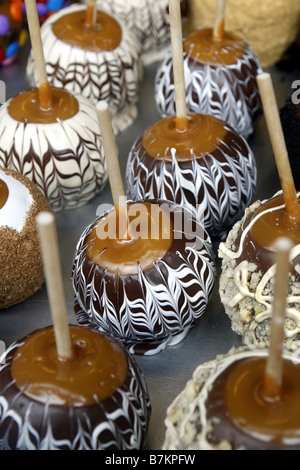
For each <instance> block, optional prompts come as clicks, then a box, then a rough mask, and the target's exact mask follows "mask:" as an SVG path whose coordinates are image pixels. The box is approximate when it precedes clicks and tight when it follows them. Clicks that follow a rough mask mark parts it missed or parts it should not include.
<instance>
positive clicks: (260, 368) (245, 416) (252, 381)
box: [163, 348, 300, 451]
mask: <svg viewBox="0 0 300 470" xmlns="http://www.w3.org/2000/svg"><path fill="white" fill-rule="evenodd" d="M267 354H268V353H267V351H266V350H247V349H242V348H240V349H232V350H231V351H229V353H228V354H226V355H222V356H217V357H216V359H214V360H212V361H210V362H207V363H205V364H202V365H200V366H199V367H198V368H197V369H196V370H195V371H194V374H193V378H192V379H191V380H190V381H189V382H188V383H187V385H186V387H185V389H184V390H183V391H182V392H181V393H180V395H179V396H178V397H177V398H176V399H175V400H174V402H173V403H172V404H171V406H170V407H169V408H168V411H167V417H166V421H165V423H166V436H165V442H164V446H163V449H164V450H181V449H186V450H194V451H195V450H296V449H297V450H299V448H300V438H299V424H300V416H299V412H298V405H297V402H298V396H299V391H300V369H299V363H298V362H296V361H295V360H294V358H293V356H292V355H291V354H290V353H287V352H286V353H285V354H284V363H283V364H284V367H283V381H282V395H281V397H280V399H279V400H274V401H272V400H271V401H269V400H267V399H266V397H265V395H264V393H263V377H264V369H265V364H266V360H267Z"/></svg>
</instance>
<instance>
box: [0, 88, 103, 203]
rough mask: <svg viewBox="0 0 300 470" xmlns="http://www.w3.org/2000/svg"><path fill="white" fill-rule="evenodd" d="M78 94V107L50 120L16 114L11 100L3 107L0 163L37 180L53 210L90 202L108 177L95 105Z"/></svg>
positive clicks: (0, 128)
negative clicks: (27, 118)
mask: <svg viewBox="0 0 300 470" xmlns="http://www.w3.org/2000/svg"><path fill="white" fill-rule="evenodd" d="M76 99H77V100H78V104H79V111H78V113H76V114H75V115H74V116H72V117H71V118H69V119H66V120H59V119H58V120H57V122H55V123H50V124H49V123H47V124H35V123H26V122H20V121H17V120H15V119H13V118H12V117H11V116H10V114H9V112H8V107H9V103H10V101H11V100H8V101H7V102H6V103H5V104H4V105H3V106H1V108H0V165H1V166H3V167H5V168H9V169H12V170H15V171H17V172H19V173H21V174H23V175H24V176H26V177H27V178H28V179H29V180H31V181H33V182H34V183H36V184H37V185H38V187H39V188H40V189H41V191H42V192H43V193H44V194H45V196H46V197H47V199H48V201H49V202H50V204H51V206H52V207H53V209H54V210H55V211H60V210H62V209H66V210H67V209H73V208H76V207H80V206H82V205H84V204H86V203H87V202H88V201H90V200H91V199H92V198H93V197H94V196H95V195H96V194H98V193H99V192H100V191H101V190H102V189H103V187H104V185H105V184H106V181H107V170H106V164H105V158H104V151H103V148H102V142H101V136H100V130H99V123H98V118H97V114H96V110H95V108H94V106H93V105H92V104H91V102H90V101H89V100H88V99H87V98H84V97H82V96H80V95H78V96H76Z"/></svg>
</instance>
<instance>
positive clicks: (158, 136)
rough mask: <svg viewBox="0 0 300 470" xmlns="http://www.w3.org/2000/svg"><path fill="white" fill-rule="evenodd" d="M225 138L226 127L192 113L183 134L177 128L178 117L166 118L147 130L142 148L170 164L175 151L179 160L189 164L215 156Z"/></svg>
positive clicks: (217, 121)
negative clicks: (205, 156) (217, 147)
mask: <svg viewBox="0 0 300 470" xmlns="http://www.w3.org/2000/svg"><path fill="white" fill-rule="evenodd" d="M226 134H227V129H226V127H225V124H224V123H223V122H222V121H221V120H219V119H216V118H214V117H213V116H209V115H205V114H196V113H189V114H188V116H187V127H186V128H183V130H180V129H179V128H178V126H177V118H176V116H167V117H165V118H163V119H160V120H159V121H157V122H155V123H154V124H153V125H152V126H150V127H149V129H147V131H146V132H145V133H144V135H143V147H144V149H145V150H146V152H147V153H148V154H149V155H150V156H151V157H152V158H157V159H160V160H168V161H172V149H174V148H175V149H176V158H177V159H178V160H180V161H189V160H192V159H193V158H195V157H198V158H199V157H201V156H202V155H205V154H207V153H211V152H213V151H214V150H215V149H216V146H217V145H218V144H219V143H220V142H221V141H224V139H225V136H226Z"/></svg>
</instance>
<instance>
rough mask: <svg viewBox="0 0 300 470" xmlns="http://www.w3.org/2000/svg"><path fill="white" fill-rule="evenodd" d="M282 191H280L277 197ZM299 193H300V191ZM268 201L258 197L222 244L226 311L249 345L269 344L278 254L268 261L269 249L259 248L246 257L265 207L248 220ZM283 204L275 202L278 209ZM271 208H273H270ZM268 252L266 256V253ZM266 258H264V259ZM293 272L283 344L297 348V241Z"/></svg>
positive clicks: (299, 311) (299, 282)
mask: <svg viewBox="0 0 300 470" xmlns="http://www.w3.org/2000/svg"><path fill="white" fill-rule="evenodd" d="M279 194H281V192H279V193H277V194H276V195H275V196H274V197H276V196H277V195H279ZM298 197H299V193H298ZM265 202H266V201H262V202H260V201H257V202H255V203H254V204H252V205H251V206H250V207H249V208H248V209H247V210H246V212H245V215H244V217H243V218H242V220H241V221H239V222H237V223H236V225H235V226H234V227H233V229H232V231H231V232H230V233H229V234H228V237H227V240H226V242H224V243H221V244H220V247H219V257H220V258H221V259H222V272H221V275H220V286H219V292H220V297H221V301H222V303H223V305H224V308H225V312H226V314H227V315H228V316H229V318H230V319H231V322H232V329H233V330H234V331H235V332H237V333H238V334H240V335H241V336H242V337H243V341H244V343H245V344H247V345H248V346H255V347H266V346H268V345H269V335H270V320H271V316H272V302H273V295H274V278H275V271H276V265H275V257H274V256H273V258H270V254H271V252H269V260H268V261H266V259H267V258H266V251H267V250H262V251H261V254H260V253H259V252H258V250H256V251H257V256H256V259H254V258H253V257H252V259H250V257H249V259H245V257H247V256H245V255H244V256H243V254H244V253H245V251H244V250H245V247H246V246H247V245H246V243H248V244H249V243H251V241H250V242H247V235H248V233H249V231H250V229H251V227H252V225H253V224H254V222H255V221H256V220H257V217H262V216H263V214H264V213H265V211H262V212H261V213H260V214H259V216H256V217H254V218H253V220H252V221H251V223H248V221H249V219H250V217H251V215H252V214H253V213H254V212H255V211H256V210H257V209H259V208H260V206H261V205H262V204H264V203H265ZM282 207H283V206H281V205H279V204H278V205H276V207H275V209H273V210H279V209H280V208H282ZM269 210H270V209H269ZM264 255H265V256H264ZM262 259H265V261H264V262H262V261H261V260H262ZM290 262H291V266H292V267H291V274H290V282H289V292H288V296H287V308H286V320H285V337H284V346H285V347H286V348H287V349H289V350H291V351H294V350H296V349H298V348H299V347H300V244H298V245H295V246H294V247H293V248H292V250H291V256H290Z"/></svg>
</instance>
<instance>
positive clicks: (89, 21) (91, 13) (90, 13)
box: [85, 0, 96, 27]
mask: <svg viewBox="0 0 300 470" xmlns="http://www.w3.org/2000/svg"><path fill="white" fill-rule="evenodd" d="M95 13H96V0H88V2H87V5H86V15H85V24H86V25H87V26H90V27H94V26H95V19H96V16H95Z"/></svg>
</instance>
